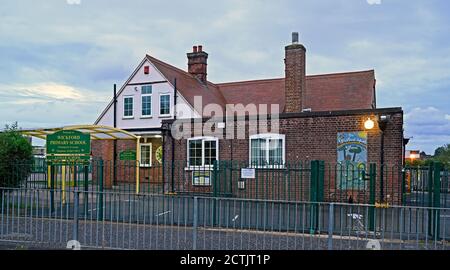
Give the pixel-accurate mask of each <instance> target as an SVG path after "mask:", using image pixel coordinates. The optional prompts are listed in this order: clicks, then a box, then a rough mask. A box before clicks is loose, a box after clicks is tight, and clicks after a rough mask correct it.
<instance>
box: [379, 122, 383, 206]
mask: <svg viewBox="0 0 450 270" xmlns="http://www.w3.org/2000/svg"><path fill="white" fill-rule="evenodd" d="M380 150H381V151H380V155H381V157H380V200H381V202H384V167H383V165H384V130H381V149H380Z"/></svg>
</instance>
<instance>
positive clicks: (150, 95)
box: [141, 85, 153, 118]
mask: <svg viewBox="0 0 450 270" xmlns="http://www.w3.org/2000/svg"><path fill="white" fill-rule="evenodd" d="M143 86H146V85H143ZM143 86H141V118H151V117H152V116H153V97H152V94H142V87H143ZM152 93H153V87H152ZM144 97H150V114H148V115H147V114H142V108H143V106H144V102H143V99H144Z"/></svg>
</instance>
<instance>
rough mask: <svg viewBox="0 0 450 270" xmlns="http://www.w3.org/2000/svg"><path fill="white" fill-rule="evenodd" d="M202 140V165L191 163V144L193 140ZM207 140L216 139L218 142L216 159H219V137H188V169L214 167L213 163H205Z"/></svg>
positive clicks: (210, 168)
mask: <svg viewBox="0 0 450 270" xmlns="http://www.w3.org/2000/svg"><path fill="white" fill-rule="evenodd" d="M196 140H202V165H200V166H198V165H195V166H194V165H193V166H191V164H190V156H189V145H190V142H191V141H196ZM205 141H215V142H216V160H217V161H219V138H217V137H210V136H202V137H193V138H189V139H187V146H186V153H187V155H186V157H187V168H186V169H188V170H212V169H214V166H213V165H205Z"/></svg>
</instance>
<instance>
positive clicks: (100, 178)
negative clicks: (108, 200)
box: [97, 159, 103, 221]
mask: <svg viewBox="0 0 450 270" xmlns="http://www.w3.org/2000/svg"><path fill="white" fill-rule="evenodd" d="M98 165H99V169H98V184H99V193H98V206H97V209H98V211H97V220H100V221H101V220H103V160H102V159H100V160H99V164H98Z"/></svg>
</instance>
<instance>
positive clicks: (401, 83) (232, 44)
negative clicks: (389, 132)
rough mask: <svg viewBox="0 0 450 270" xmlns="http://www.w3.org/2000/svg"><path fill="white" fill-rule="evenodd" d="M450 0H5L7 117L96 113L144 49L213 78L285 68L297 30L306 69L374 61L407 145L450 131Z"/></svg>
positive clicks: (1, 98)
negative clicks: (195, 60) (202, 61)
mask: <svg viewBox="0 0 450 270" xmlns="http://www.w3.org/2000/svg"><path fill="white" fill-rule="evenodd" d="M448 14H450V1H447V0H441V1H438V0H435V1H433V0H427V1H424V0H422V1H420V0H417V1H414V0H323V1H318V0H310V1H305V0H302V1H299V0H293V1H273V0H268V1H256V0H255V1H249V0H246V1H223V2H219V1H149V0H129V1H123V0H112V1H111V0H45V1H44V0H1V4H0V125H2V126H3V125H4V124H6V123H11V122H13V121H18V122H19V125H20V126H21V127H26V128H29V127H49V126H61V125H68V124H92V123H93V122H94V121H95V119H96V118H97V116H98V115H99V113H100V112H101V111H102V110H103V109H104V107H105V106H106V104H107V102H108V101H109V99H110V98H111V95H112V85H113V84H114V83H117V84H118V85H119V86H120V85H122V84H123V82H124V81H125V80H126V79H127V78H128V76H129V75H130V74H131V72H132V71H133V70H134V68H135V67H136V66H137V64H138V63H139V62H140V61H141V60H142V58H143V57H144V55H145V54H146V53H148V54H150V55H152V56H154V57H156V58H159V59H161V60H163V61H166V62H168V63H170V64H173V65H175V66H178V67H180V68H183V69H186V68H187V64H186V63H187V59H186V52H188V51H190V50H192V45H198V44H202V45H203V46H204V50H205V51H207V52H208V53H209V59H208V79H209V80H210V81H212V82H226V81H236V80H248V79H260V78H274V77H282V76H284V64H283V58H284V46H285V45H287V44H288V43H289V42H290V38H291V32H292V31H298V32H299V33H300V41H301V42H302V43H303V44H304V45H305V46H306V48H307V73H308V74H318V73H331V72H344V71H355V70H365V69H375V75H376V79H377V105H378V107H393V106H394V107H397V106H401V107H403V109H404V111H405V122H406V123H405V136H406V137H413V138H412V139H411V142H410V144H409V145H408V148H409V149H420V150H425V151H426V152H427V153H432V152H433V151H434V149H435V148H436V147H437V146H440V145H443V144H446V143H450V106H449V101H450V98H449V94H450V16H449V15H448Z"/></svg>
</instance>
